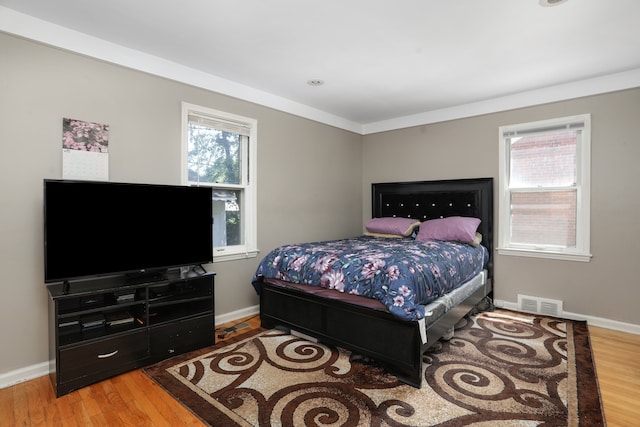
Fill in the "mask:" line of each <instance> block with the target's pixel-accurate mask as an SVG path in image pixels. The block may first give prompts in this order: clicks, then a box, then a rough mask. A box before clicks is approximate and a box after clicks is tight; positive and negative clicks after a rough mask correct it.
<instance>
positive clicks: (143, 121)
mask: <svg viewBox="0 0 640 427" xmlns="http://www.w3.org/2000/svg"><path fill="white" fill-rule="evenodd" d="M0 62H1V63H2V66H0V236H1V238H0V271H2V280H0V342H1V345H0V347H1V351H0V376H1V375H2V374H4V373H7V372H10V371H14V370H17V369H20V368H24V367H29V366H32V365H36V364H39V363H43V362H46V361H47V360H48V359H49V355H48V335H47V322H48V313H47V303H48V294H47V291H46V287H45V285H44V283H43V250H42V180H43V178H61V177H62V154H61V141H62V139H61V137H62V119H63V118H64V117H70V118H76V119H81V120H86V121H92V122H98V123H106V124H109V125H110V133H109V136H110V141H109V172H110V173H109V178H110V180H111V181H123V182H144V183H163V184H180V118H181V117H180V114H181V110H180V108H181V105H180V103H181V102H182V101H186V102H190V103H194V104H199V105H203V106H206V107H210V108H214V109H218V110H224V111H227V112H230V113H234V114H239V115H243V116H247V117H252V118H255V119H257V120H258V191H259V195H258V215H259V219H258V227H259V231H258V247H259V248H260V250H261V251H263V254H264V252H265V251H268V250H269V249H271V248H273V247H274V246H276V245H278V244H281V243H284V242H294V241H306V240H318V239H324V238H339V237H346V236H351V235H355V234H358V233H360V231H361V230H362V220H361V209H362V198H361V177H362V136H360V135H357V134H353V133H350V132H347V131H343V130H339V129H336V128H333V127H330V126H326V125H322V124H319V123H316V122H313V121H310V120H306V119H301V118H299V117H296V116H293V115H290V114H285V113H281V112H278V111H275V110H272V109H269V108H265V107H261V106H258V105H255V104H251V103H248V102H246V101H241V100H238V99H234V98H230V97H226V96H222V95H219V94H216V93H212V92H210V91H206V90H202V89H198V88H195V87H192V86H189V85H184V84H180V83H176V82H173V81H169V80H166V79H162V78H157V77H153V76H150V75H147V74H144V73H141V72H137V71H132V70H129V69H126V68H123V67H119V66H114V65H111V64H107V63H104V62H101V61H96V60H93V59H89V58H85V57H82V56H79V55H75V54H72V53H68V52H64V51H61V50H58V49H53V48H50V47H47V46H43V45H40V44H36V43H32V42H29V41H25V40H22V39H20V38H15V37H12V36H8V35H4V34H0ZM328 190H330V192H329V191H328ZM257 263H258V259H251V260H246V261H227V262H222V263H216V264H213V265H210V266H207V267H208V269H210V270H214V271H216V273H217V274H218V275H217V277H216V312H217V313H216V314H225V313H232V312H234V311H237V310H242V309H246V308H247V307H251V306H255V305H257V304H258V299H257V297H256V295H255V292H254V290H253V288H252V286H251V285H250V279H251V276H252V275H253V272H254V271H255V268H256V266H257Z"/></svg>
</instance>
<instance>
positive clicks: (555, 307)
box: [518, 295, 562, 317]
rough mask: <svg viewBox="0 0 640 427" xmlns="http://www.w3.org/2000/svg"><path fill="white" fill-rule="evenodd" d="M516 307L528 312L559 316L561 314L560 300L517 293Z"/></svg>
mask: <svg viewBox="0 0 640 427" xmlns="http://www.w3.org/2000/svg"><path fill="white" fill-rule="evenodd" d="M518 308H519V309H520V310H522V311H527V312H530V313H539V314H544V315H547V316H555V317H559V316H561V315H562V301H560V300H554V299H547V298H539V297H532V296H528V295H518Z"/></svg>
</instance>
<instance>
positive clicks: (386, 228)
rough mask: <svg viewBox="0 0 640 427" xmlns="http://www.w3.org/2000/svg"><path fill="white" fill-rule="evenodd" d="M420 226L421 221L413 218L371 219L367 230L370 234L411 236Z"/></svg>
mask: <svg viewBox="0 0 640 427" xmlns="http://www.w3.org/2000/svg"><path fill="white" fill-rule="evenodd" d="M418 225H420V221H418V220H416V219H411V218H396V217H385V218H371V219H370V220H368V221H367V224H366V228H367V231H368V232H370V233H380V234H393V235H396V236H405V237H406V236H411V233H413V230H414V228H416V227H417V226H418Z"/></svg>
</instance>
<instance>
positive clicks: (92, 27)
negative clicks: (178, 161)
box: [0, 0, 640, 133]
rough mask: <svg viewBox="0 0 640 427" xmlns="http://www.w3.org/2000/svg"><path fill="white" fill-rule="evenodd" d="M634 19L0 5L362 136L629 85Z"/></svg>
mask: <svg viewBox="0 0 640 427" xmlns="http://www.w3.org/2000/svg"><path fill="white" fill-rule="evenodd" d="M3 17H4V18H3ZM639 21H640V0H568V1H567V2H565V3H563V4H559V5H557V6H553V7H543V6H541V5H540V4H539V0H441V1H435V0H401V1H391V0H324V1H320V2H309V1H305V0H181V1H179V2H178V1H166V0H165V1H159V0H107V1H105V0H101V1H97V0H55V1H52V0H0V31H5V32H8V33H13V34H16V35H19V36H23V37H27V38H30V39H35V40H38V41H41V42H45V43H49V44H52V45H56V46H58V47H62V48H65V49H70V50H73V51H76V52H79V53H82V54H87V55H90V56H94V57H98V58H101V59H106V60H109V61H112V62H116V63H121V64H122V65H126V66H131V67H133V68H138V69H142V70H143V71H147V72H152V73H155V74H158V75H164V76H167V77H169V78H174V79H176V80H182V81H186V82H189V83H195V84H198V85H200V86H203V87H208V88H210V89H213V90H217V91H220V92H222V93H226V94H230V95H232V96H238V97H240V98H243V99H248V100H250V101H254V102H260V103H262V104H265V105H268V106H272V107H274V108H279V109H282V110H289V111H291V112H294V113H296V114H299V115H302V116H307V117H312V118H317V119H319V120H320V121H325V122H327V123H330V124H334V125H337V126H341V127H344V128H349V129H351V130H354V131H360V132H362V133H368V132H374V131H379V130H386V129H389V128H393V127H402V126H403V125H412V124H416V123H418V122H421V121H424V122H428V121H439V120H441V119H448V118H455V116H456V115H458V116H464V115H473V114H476V113H484V112H488V111H491V110H494V111H496V110H500V109H505V108H513V107H514V106H516V107H517V106H523V105H525V104H529V105H530V104H535V103H543V102H550V101H554V100H557V99H556V98H562V97H575V96H582V95H589V94H592V93H595V92H603V91H609V90H618V89H625V88H628V87H635V86H640V24H638V22H639ZM311 79H320V80H323V81H324V85H322V86H316V87H314V86H310V85H308V84H307V81H309V80H311Z"/></svg>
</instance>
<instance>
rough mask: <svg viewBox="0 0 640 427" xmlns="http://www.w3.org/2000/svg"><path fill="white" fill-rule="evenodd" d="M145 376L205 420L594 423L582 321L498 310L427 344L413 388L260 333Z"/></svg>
mask: <svg viewBox="0 0 640 427" xmlns="http://www.w3.org/2000/svg"><path fill="white" fill-rule="evenodd" d="M380 339H384V337H382V336H381V337H380ZM145 372H146V373H147V374H148V375H149V376H150V377H151V378H152V379H154V380H155V381H156V382H157V383H158V384H160V385H161V386H162V387H164V388H165V389H166V390H167V391H168V392H169V393H170V394H171V395H172V396H173V397H174V398H176V399H177V400H178V401H180V402H181V403H182V404H183V405H185V406H186V407H187V408H189V409H190V410H191V411H192V412H193V413H194V414H196V415H197V416H198V417H199V418H200V419H202V420H203V421H204V422H205V423H208V424H209V425H211V426H225V427H226V426H380V427H382V426H419V427H427V426H476V427H489V426H491V427H495V426H583V427H586V426H589V427H591V426H604V417H603V415H602V406H601V402H600V395H599V390H598V384H597V379H596V373H595V367H594V363H593V358H592V354H591V347H590V342H589V334H588V330H587V325H586V323H584V322H575V321H569V320H563V319H556V318H551V317H544V316H535V315H527V314H522V313H516V312H511V311H505V310H498V311H493V312H485V313H480V314H477V315H475V316H473V317H471V318H470V319H468V320H467V321H466V323H465V324H464V325H461V327H460V328H458V329H457V330H456V332H455V335H454V337H453V338H452V339H451V340H450V341H447V342H439V343H437V344H435V345H434V346H432V347H431V348H430V349H429V350H428V351H427V352H426V353H425V355H424V375H423V385H422V387H421V388H420V389H417V388H414V387H411V386H408V385H404V384H401V383H399V382H398V381H397V379H396V377H395V376H393V375H391V374H389V373H388V372H386V371H385V370H384V369H382V368H381V367H379V366H376V365H375V363H374V364H370V363H366V364H365V363H359V362H355V361H354V362H351V361H350V353H349V352H348V351H346V350H343V349H340V348H332V347H328V346H325V345H323V344H318V343H314V342H310V341H307V340H305V339H303V338H300V337H296V336H293V335H289V334H286V333H284V332H282V331H279V330H264V329H261V330H257V331H254V332H252V333H249V334H245V335H243V336H242V337H241V338H239V339H238V340H237V341H236V342H233V343H229V342H225V343H224V345H220V346H214V347H210V348H207V349H204V350H201V351H198V352H194V353H189V354H186V355H182V356H178V357H175V358H173V359H169V360H166V361H163V362H161V363H158V364H156V365H153V366H150V367H148V368H145Z"/></svg>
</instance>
